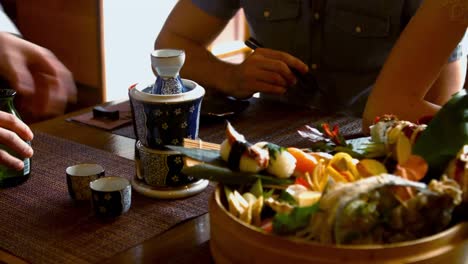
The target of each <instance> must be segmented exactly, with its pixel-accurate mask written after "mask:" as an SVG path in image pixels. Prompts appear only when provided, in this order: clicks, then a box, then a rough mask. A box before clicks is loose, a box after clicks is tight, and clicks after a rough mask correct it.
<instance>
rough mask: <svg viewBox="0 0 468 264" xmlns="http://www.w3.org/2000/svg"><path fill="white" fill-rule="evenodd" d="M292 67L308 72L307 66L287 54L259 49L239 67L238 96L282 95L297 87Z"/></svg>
mask: <svg viewBox="0 0 468 264" xmlns="http://www.w3.org/2000/svg"><path fill="white" fill-rule="evenodd" d="M291 67H298V68H300V69H301V71H304V70H307V65H305V64H304V63H303V62H301V61H300V60H299V59H297V58H295V57H294V56H291V55H289V54H287V53H285V52H281V51H275V50H271V49H265V48H258V49H256V50H255V52H253V53H252V55H251V56H249V57H248V58H247V59H246V60H245V61H244V62H243V63H242V64H241V65H240V66H239V67H238V70H237V71H238V77H237V82H238V85H237V88H236V91H234V92H235V93H236V94H242V92H243V93H250V94H253V93H255V92H263V93H272V94H282V93H285V92H286V90H287V89H288V88H289V87H291V86H293V85H295V84H296V82H297V77H296V76H295V75H294V73H293V72H292V71H291Z"/></svg>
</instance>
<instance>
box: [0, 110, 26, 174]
mask: <svg viewBox="0 0 468 264" xmlns="http://www.w3.org/2000/svg"><path fill="white" fill-rule="evenodd" d="M32 139H33V133H32V131H31V129H30V128H29V127H28V126H27V125H26V124H25V123H24V122H23V121H21V119H19V118H18V117H16V116H15V115H13V114H10V113H6V112H3V111H0V145H1V147H0V164H1V165H4V166H6V167H9V168H12V169H14V170H17V171H19V170H22V169H23V168H24V161H23V160H21V159H19V158H18V157H15V156H13V155H12V154H11V153H9V152H8V151H7V150H6V149H5V148H4V147H3V146H5V147H6V148H9V149H10V150H11V151H13V152H15V153H16V154H17V155H18V156H19V157H22V158H30V157H31V156H32V155H33V149H32V148H31V146H30V145H29V144H28V143H27V142H26V141H31V140H32Z"/></svg>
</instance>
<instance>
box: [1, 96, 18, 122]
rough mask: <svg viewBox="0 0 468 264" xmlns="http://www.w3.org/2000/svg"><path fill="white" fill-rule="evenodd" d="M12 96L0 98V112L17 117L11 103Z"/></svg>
mask: <svg viewBox="0 0 468 264" xmlns="http://www.w3.org/2000/svg"><path fill="white" fill-rule="evenodd" d="M13 99H14V96H8V97H0V111H4V112H7V113H10V114H13V115H15V116H17V117H19V114H18V112H17V111H16V108H15V105H14V103H13Z"/></svg>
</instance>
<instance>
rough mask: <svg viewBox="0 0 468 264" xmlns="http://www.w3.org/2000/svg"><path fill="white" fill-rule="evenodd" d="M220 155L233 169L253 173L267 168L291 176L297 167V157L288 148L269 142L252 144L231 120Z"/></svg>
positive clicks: (277, 175) (271, 171)
mask: <svg viewBox="0 0 468 264" xmlns="http://www.w3.org/2000/svg"><path fill="white" fill-rule="evenodd" d="M220 155H221V158H222V159H223V160H225V161H226V162H227V163H228V166H229V168H230V169H231V170H238V171H244V172H251V173H257V172H259V171H262V170H266V171H267V172H268V173H269V174H271V175H274V176H276V177H278V178H289V177H291V176H292V175H293V172H294V169H295V167H296V159H295V158H294V157H293V155H291V154H290V153H289V152H288V151H287V149H285V148H282V147H280V146H278V145H275V144H273V143H268V142H258V143H256V144H251V143H249V142H248V141H247V140H246V139H245V137H244V136H243V135H241V134H239V133H238V132H237V131H236V130H235V129H234V127H232V125H231V124H230V123H229V122H228V123H227V126H226V139H225V140H224V141H223V143H221V148H220Z"/></svg>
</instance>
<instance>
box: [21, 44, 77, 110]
mask: <svg viewBox="0 0 468 264" xmlns="http://www.w3.org/2000/svg"><path fill="white" fill-rule="evenodd" d="M38 48H40V51H37V52H32V53H31V55H30V56H31V61H30V68H31V70H32V71H33V72H35V73H38V74H40V75H44V76H48V79H49V80H48V81H47V82H48V83H51V84H52V83H53V82H56V84H57V85H55V86H51V88H54V89H49V90H55V91H56V92H58V93H61V96H66V98H67V100H68V101H70V102H75V101H76V87H75V83H74V81H73V75H72V73H71V72H70V71H69V70H68V69H67V68H66V67H65V65H63V64H62V63H61V62H60V61H59V60H58V59H57V57H55V55H54V54H53V53H52V52H50V51H49V50H47V49H44V48H41V47H38ZM53 79H55V80H53Z"/></svg>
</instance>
